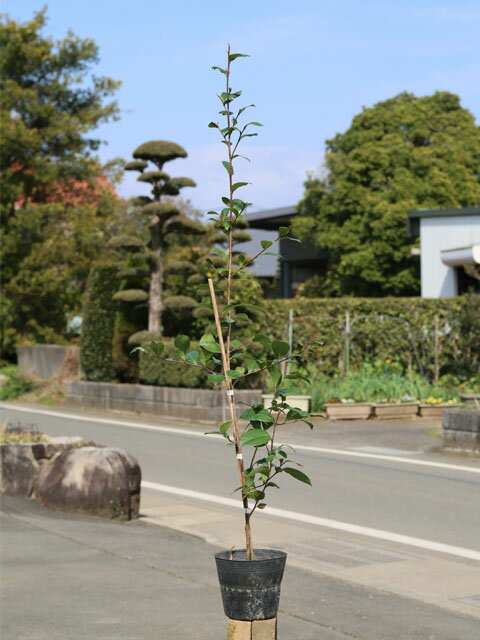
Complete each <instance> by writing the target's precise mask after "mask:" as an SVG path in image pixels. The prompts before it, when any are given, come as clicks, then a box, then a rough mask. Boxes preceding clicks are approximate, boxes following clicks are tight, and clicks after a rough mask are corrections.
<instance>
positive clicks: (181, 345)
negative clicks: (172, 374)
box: [174, 335, 190, 354]
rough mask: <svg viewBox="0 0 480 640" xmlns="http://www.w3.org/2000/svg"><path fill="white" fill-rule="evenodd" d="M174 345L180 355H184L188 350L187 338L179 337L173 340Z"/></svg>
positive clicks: (188, 341) (188, 339)
mask: <svg viewBox="0 0 480 640" xmlns="http://www.w3.org/2000/svg"><path fill="white" fill-rule="evenodd" d="M174 344H175V346H176V348H177V349H178V350H179V351H180V352H181V353H183V354H186V353H187V351H188V350H189V348H190V338H189V337H188V336H184V335H179V336H177V337H176V338H175V340H174Z"/></svg>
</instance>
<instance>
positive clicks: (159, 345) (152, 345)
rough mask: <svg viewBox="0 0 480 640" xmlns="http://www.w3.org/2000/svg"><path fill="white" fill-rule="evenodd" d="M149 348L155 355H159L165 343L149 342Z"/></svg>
mask: <svg viewBox="0 0 480 640" xmlns="http://www.w3.org/2000/svg"><path fill="white" fill-rule="evenodd" d="M150 349H151V350H152V353H154V354H155V355H156V356H161V355H162V353H163V350H164V349H165V345H164V344H163V342H151V343H150Z"/></svg>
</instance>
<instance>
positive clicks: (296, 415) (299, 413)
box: [285, 407, 310, 421]
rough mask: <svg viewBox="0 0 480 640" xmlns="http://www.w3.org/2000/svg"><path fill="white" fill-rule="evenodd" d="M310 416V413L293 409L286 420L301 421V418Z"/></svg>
mask: <svg viewBox="0 0 480 640" xmlns="http://www.w3.org/2000/svg"><path fill="white" fill-rule="evenodd" d="M309 417H310V414H309V413H308V411H302V409H296V408H295V407H292V408H291V409H290V410H289V411H288V413H287V415H286V417H285V420H287V421H288V420H299V419H300V418H309Z"/></svg>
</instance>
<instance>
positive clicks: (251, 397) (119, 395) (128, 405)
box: [67, 380, 262, 422]
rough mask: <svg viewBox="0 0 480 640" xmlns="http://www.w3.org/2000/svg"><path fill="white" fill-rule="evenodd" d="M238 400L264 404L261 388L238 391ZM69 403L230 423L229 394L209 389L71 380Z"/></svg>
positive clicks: (68, 395)
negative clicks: (228, 421) (262, 402)
mask: <svg viewBox="0 0 480 640" xmlns="http://www.w3.org/2000/svg"><path fill="white" fill-rule="evenodd" d="M235 397H236V399H237V400H238V401H240V402H244V403H246V404H254V403H260V402H261V401H262V392H261V390H260V389H258V390H257V389H254V390H251V391H250V390H248V391H236V392H235ZM67 402H68V403H69V404H72V405H75V406H79V407H94V408H98V409H111V410H117V411H131V412H135V413H146V414H150V415H155V416H167V417H173V418H183V419H186V420H190V421H197V420H202V421H205V420H207V421H212V422H218V421H219V420H221V421H223V420H228V405H227V397H226V394H225V392H224V391H214V390H208V389H185V388H180V387H155V386H153V385H143V384H118V383H114V382H86V381H83V380H71V381H69V382H68V383H67ZM245 408H246V407H245Z"/></svg>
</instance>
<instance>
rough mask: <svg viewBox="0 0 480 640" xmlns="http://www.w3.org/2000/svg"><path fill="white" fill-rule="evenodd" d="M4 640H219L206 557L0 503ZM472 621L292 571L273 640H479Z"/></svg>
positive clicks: (120, 527) (111, 527)
mask: <svg viewBox="0 0 480 640" xmlns="http://www.w3.org/2000/svg"><path fill="white" fill-rule="evenodd" d="M1 542H2V549H1V551H2V598H3V607H2V608H3V614H2V623H1V632H2V639H3V640H47V639H48V640H56V639H58V640H80V638H81V639H82V640H83V639H84V638H89V639H90V638H91V639H95V640H114V639H115V640H119V639H120V638H121V639H122V640H123V639H125V640H126V639H128V640H158V639H162V640H163V639H164V640H184V639H186V638H191V639H192V640H193V639H195V640H207V639H208V640H215V639H217V638H218V639H219V640H220V639H222V638H224V637H225V619H224V616H223V611H222V607H221V601H220V594H219V590H218V586H217V580H216V575H215V568H214V562H213V558H212V554H213V553H214V551H215V550H216V549H215V547H214V546H212V545H208V544H206V543H205V542H204V541H203V540H201V539H200V538H197V537H195V536H190V535H187V534H185V533H180V532H178V531H174V530H172V529H169V528H166V527H159V526H152V525H149V524H147V523H145V522H144V521H142V520H140V521H137V522H131V523H120V522H114V521H106V520H100V519H97V518H89V517H85V516H75V515H68V514H63V513H60V512H55V511H50V510H48V509H42V508H41V507H39V506H38V505H36V504H35V503H34V502H33V501H28V500H21V499H17V498H11V497H8V496H4V497H3V499H2V541H1ZM478 637H480V621H479V620H478V619H475V618H472V617H471V616H465V615H461V614H457V613H453V612H450V611H447V610H445V609H443V608H440V607H435V606H432V605H430V604H425V603H421V602H418V601H415V600H413V599H411V598H405V597H401V596H396V595H391V594H387V593H385V592H383V591H382V590H381V589H372V588H366V587H363V586H359V585H354V584H352V583H350V582H347V581H344V580H339V579H338V578H335V577H332V576H329V575H325V574H324V575H318V574H316V573H314V572H312V571H303V570H300V569H297V568H295V567H293V566H291V565H290V566H289V567H288V570H287V571H286V575H285V578H284V583H283V588H282V600H281V610H280V613H279V638H280V640H281V639H284V640H286V639H287V638H291V639H295V640H342V639H343V640H347V639H353V638H355V639H356V640H459V639H461V640H478Z"/></svg>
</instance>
